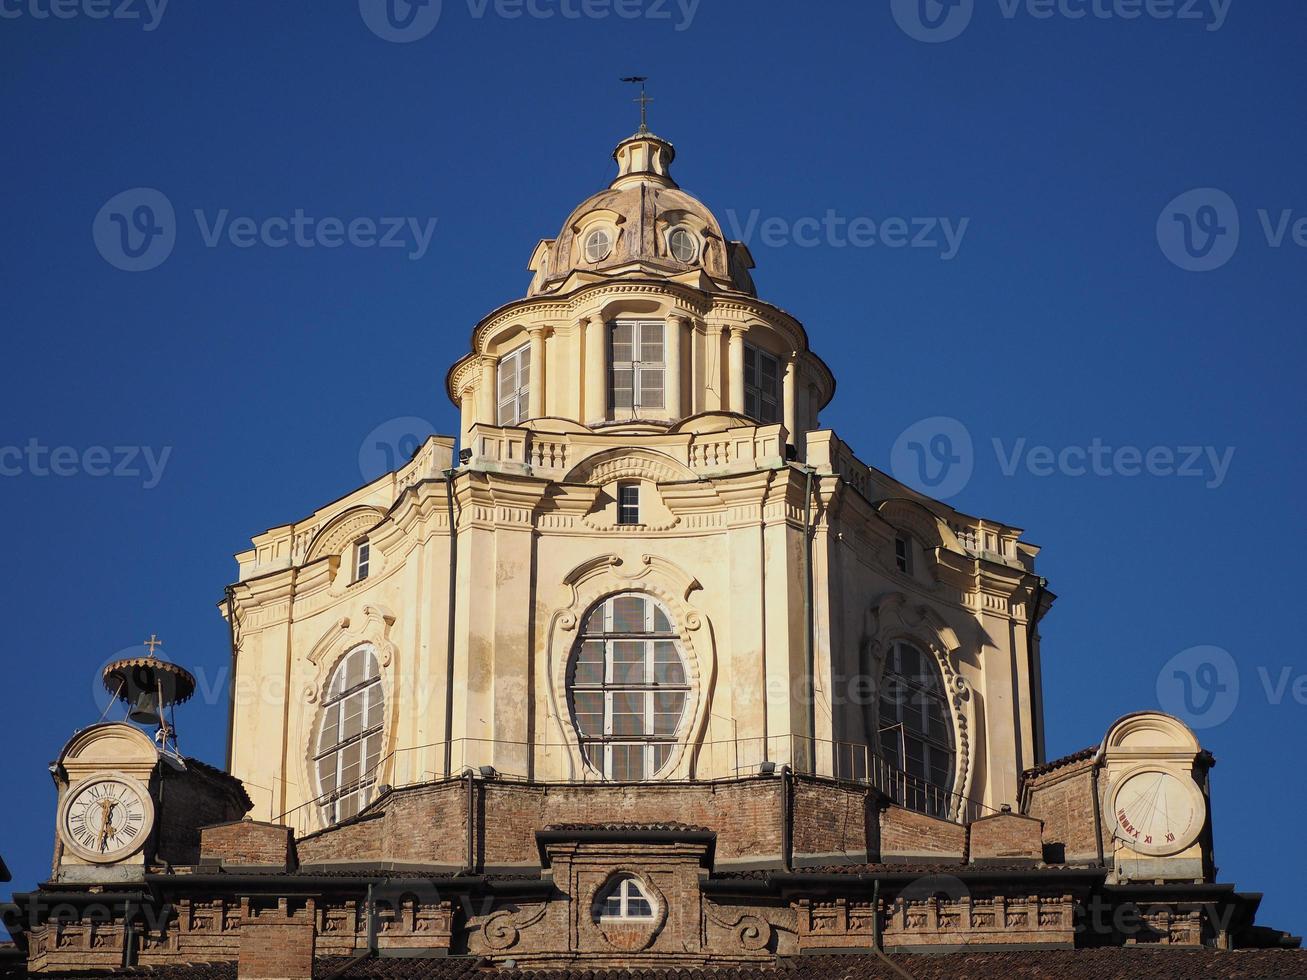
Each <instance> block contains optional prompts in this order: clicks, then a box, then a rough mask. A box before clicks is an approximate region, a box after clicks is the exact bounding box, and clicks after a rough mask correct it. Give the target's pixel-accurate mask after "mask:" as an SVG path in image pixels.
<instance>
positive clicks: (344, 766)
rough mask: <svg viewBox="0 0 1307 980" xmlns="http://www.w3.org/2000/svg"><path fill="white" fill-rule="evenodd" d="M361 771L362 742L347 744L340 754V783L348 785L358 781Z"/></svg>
mask: <svg viewBox="0 0 1307 980" xmlns="http://www.w3.org/2000/svg"><path fill="white" fill-rule="evenodd" d="M362 772H363V744H362V743H361V742H355V743H354V744H353V745H347V746H345V748H344V749H342V750H341V754H340V783H341V785H342V786H349V785H351V784H353V783H357V782H358V781H359V776H360V775H361V774H362Z"/></svg>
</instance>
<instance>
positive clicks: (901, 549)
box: [894, 534, 912, 575]
mask: <svg viewBox="0 0 1307 980" xmlns="http://www.w3.org/2000/svg"><path fill="white" fill-rule="evenodd" d="M894 564H896V565H897V566H898V568H899V571H900V572H906V573H907V574H909V575H911V574H912V542H911V540H909V539H908V538H906V537H905V536H903V535H902V534H900V535H899V536H898V537H897V538H895V539H894Z"/></svg>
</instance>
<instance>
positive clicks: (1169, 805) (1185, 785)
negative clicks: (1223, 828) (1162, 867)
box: [1112, 769, 1207, 856]
mask: <svg viewBox="0 0 1307 980" xmlns="http://www.w3.org/2000/svg"><path fill="white" fill-rule="evenodd" d="M1206 809H1207V808H1206V804H1205V803H1204V801H1203V796H1202V793H1200V792H1199V791H1198V787H1197V785H1195V784H1194V781H1193V780H1192V779H1182V778H1180V777H1178V776H1176V775H1174V774H1172V773H1170V772H1166V771H1164V770H1161V769H1146V770H1143V771H1141V772H1136V773H1134V774H1132V775H1128V776H1126V778H1125V779H1123V780H1122V781H1121V782H1120V784H1119V785H1118V786H1117V789H1116V792H1115V793H1114V794H1113V798H1112V815H1113V816H1114V817H1115V818H1116V836H1117V837H1118V838H1119V839H1120V840H1122V841H1124V842H1125V844H1126V846H1127V847H1129V848H1130V849H1131V850H1134V851H1138V852H1139V853H1141V854H1151V855H1155V856H1162V855H1166V854H1176V853H1178V852H1179V851H1182V850H1184V849H1185V848H1186V847H1188V846H1189V845H1190V844H1192V843H1193V842H1194V841H1195V840H1197V839H1198V834H1199V832H1200V831H1201V830H1202V829H1203V824H1204V823H1205V822H1206Z"/></svg>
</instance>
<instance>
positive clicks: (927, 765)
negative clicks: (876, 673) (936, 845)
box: [878, 641, 954, 815]
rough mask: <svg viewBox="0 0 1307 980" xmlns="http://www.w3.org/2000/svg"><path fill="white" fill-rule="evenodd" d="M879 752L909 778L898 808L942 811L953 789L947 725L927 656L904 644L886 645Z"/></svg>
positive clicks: (936, 674) (940, 683)
mask: <svg viewBox="0 0 1307 980" xmlns="http://www.w3.org/2000/svg"><path fill="white" fill-rule="evenodd" d="M878 727H879V729H880V732H879V734H880V738H879V741H880V754H881V756H882V758H884V759H885V760H886V761H887V762H888V763H890V765H892V766H894V767H895V768H897V769H902V770H904V771H905V772H906V773H907V774H908V776H909V777H910V778H909V779H908V780H907V781H906V783H905V787H904V791H903V798H902V799H901V800H900V802H901V803H903V805H904V806H907V807H909V808H911V809H914V810H920V811H923V812H926V813H932V814H939V815H945V814H947V812H948V810H949V802H950V797H949V794H950V792H951V791H952V789H953V759H954V747H953V723H952V721H951V719H950V717H949V705H948V697H947V696H946V694H945V692H944V678H943V675H942V674H941V673H940V670H939V666H938V665H937V664H936V663H935V660H934V658H933V657H931V656H930V655H929V654H926V653H923V652H921V651H920V650H918V649H917V648H916V647H914V646H912V645H911V644H910V643H905V642H903V641H899V642H897V643H895V644H894V646H893V647H892V648H891V649H890V652H889V658H888V660H887V661H886V663H885V673H884V675H883V676H882V678H881V685H880V725H879V726H878Z"/></svg>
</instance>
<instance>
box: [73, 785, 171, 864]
mask: <svg viewBox="0 0 1307 980" xmlns="http://www.w3.org/2000/svg"><path fill="white" fill-rule="evenodd" d="M153 826H154V803H153V801H152V800H151V799H150V794H149V791H148V790H147V789H146V788H145V786H143V785H142V784H141V783H140V782H139V781H138V780H136V779H133V778H132V777H131V776H125V775H122V774H120V773H95V774H93V775H90V776H87V777H86V778H85V779H83V780H81V781H80V782H79V783H77V784H76V785H75V786H72V787H70V788H69V790H68V793H67V794H66V796H65V797H64V802H63V806H61V807H60V809H59V833H60V836H62V837H63V840H64V843H65V844H67V845H68V848H69V849H70V850H71V851H72V852H73V853H74V854H76V855H78V856H79V857H81V858H84V859H86V860H87V861H93V862H95V863H96V864H112V863H114V862H116V861H121V860H123V859H124V858H126V857H129V856H130V855H132V854H134V853H136V851H138V850H140V848H141V847H142V846H143V845H144V844H145V840H146V838H147V837H149V836H150V829H151V828H152V827H153Z"/></svg>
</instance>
